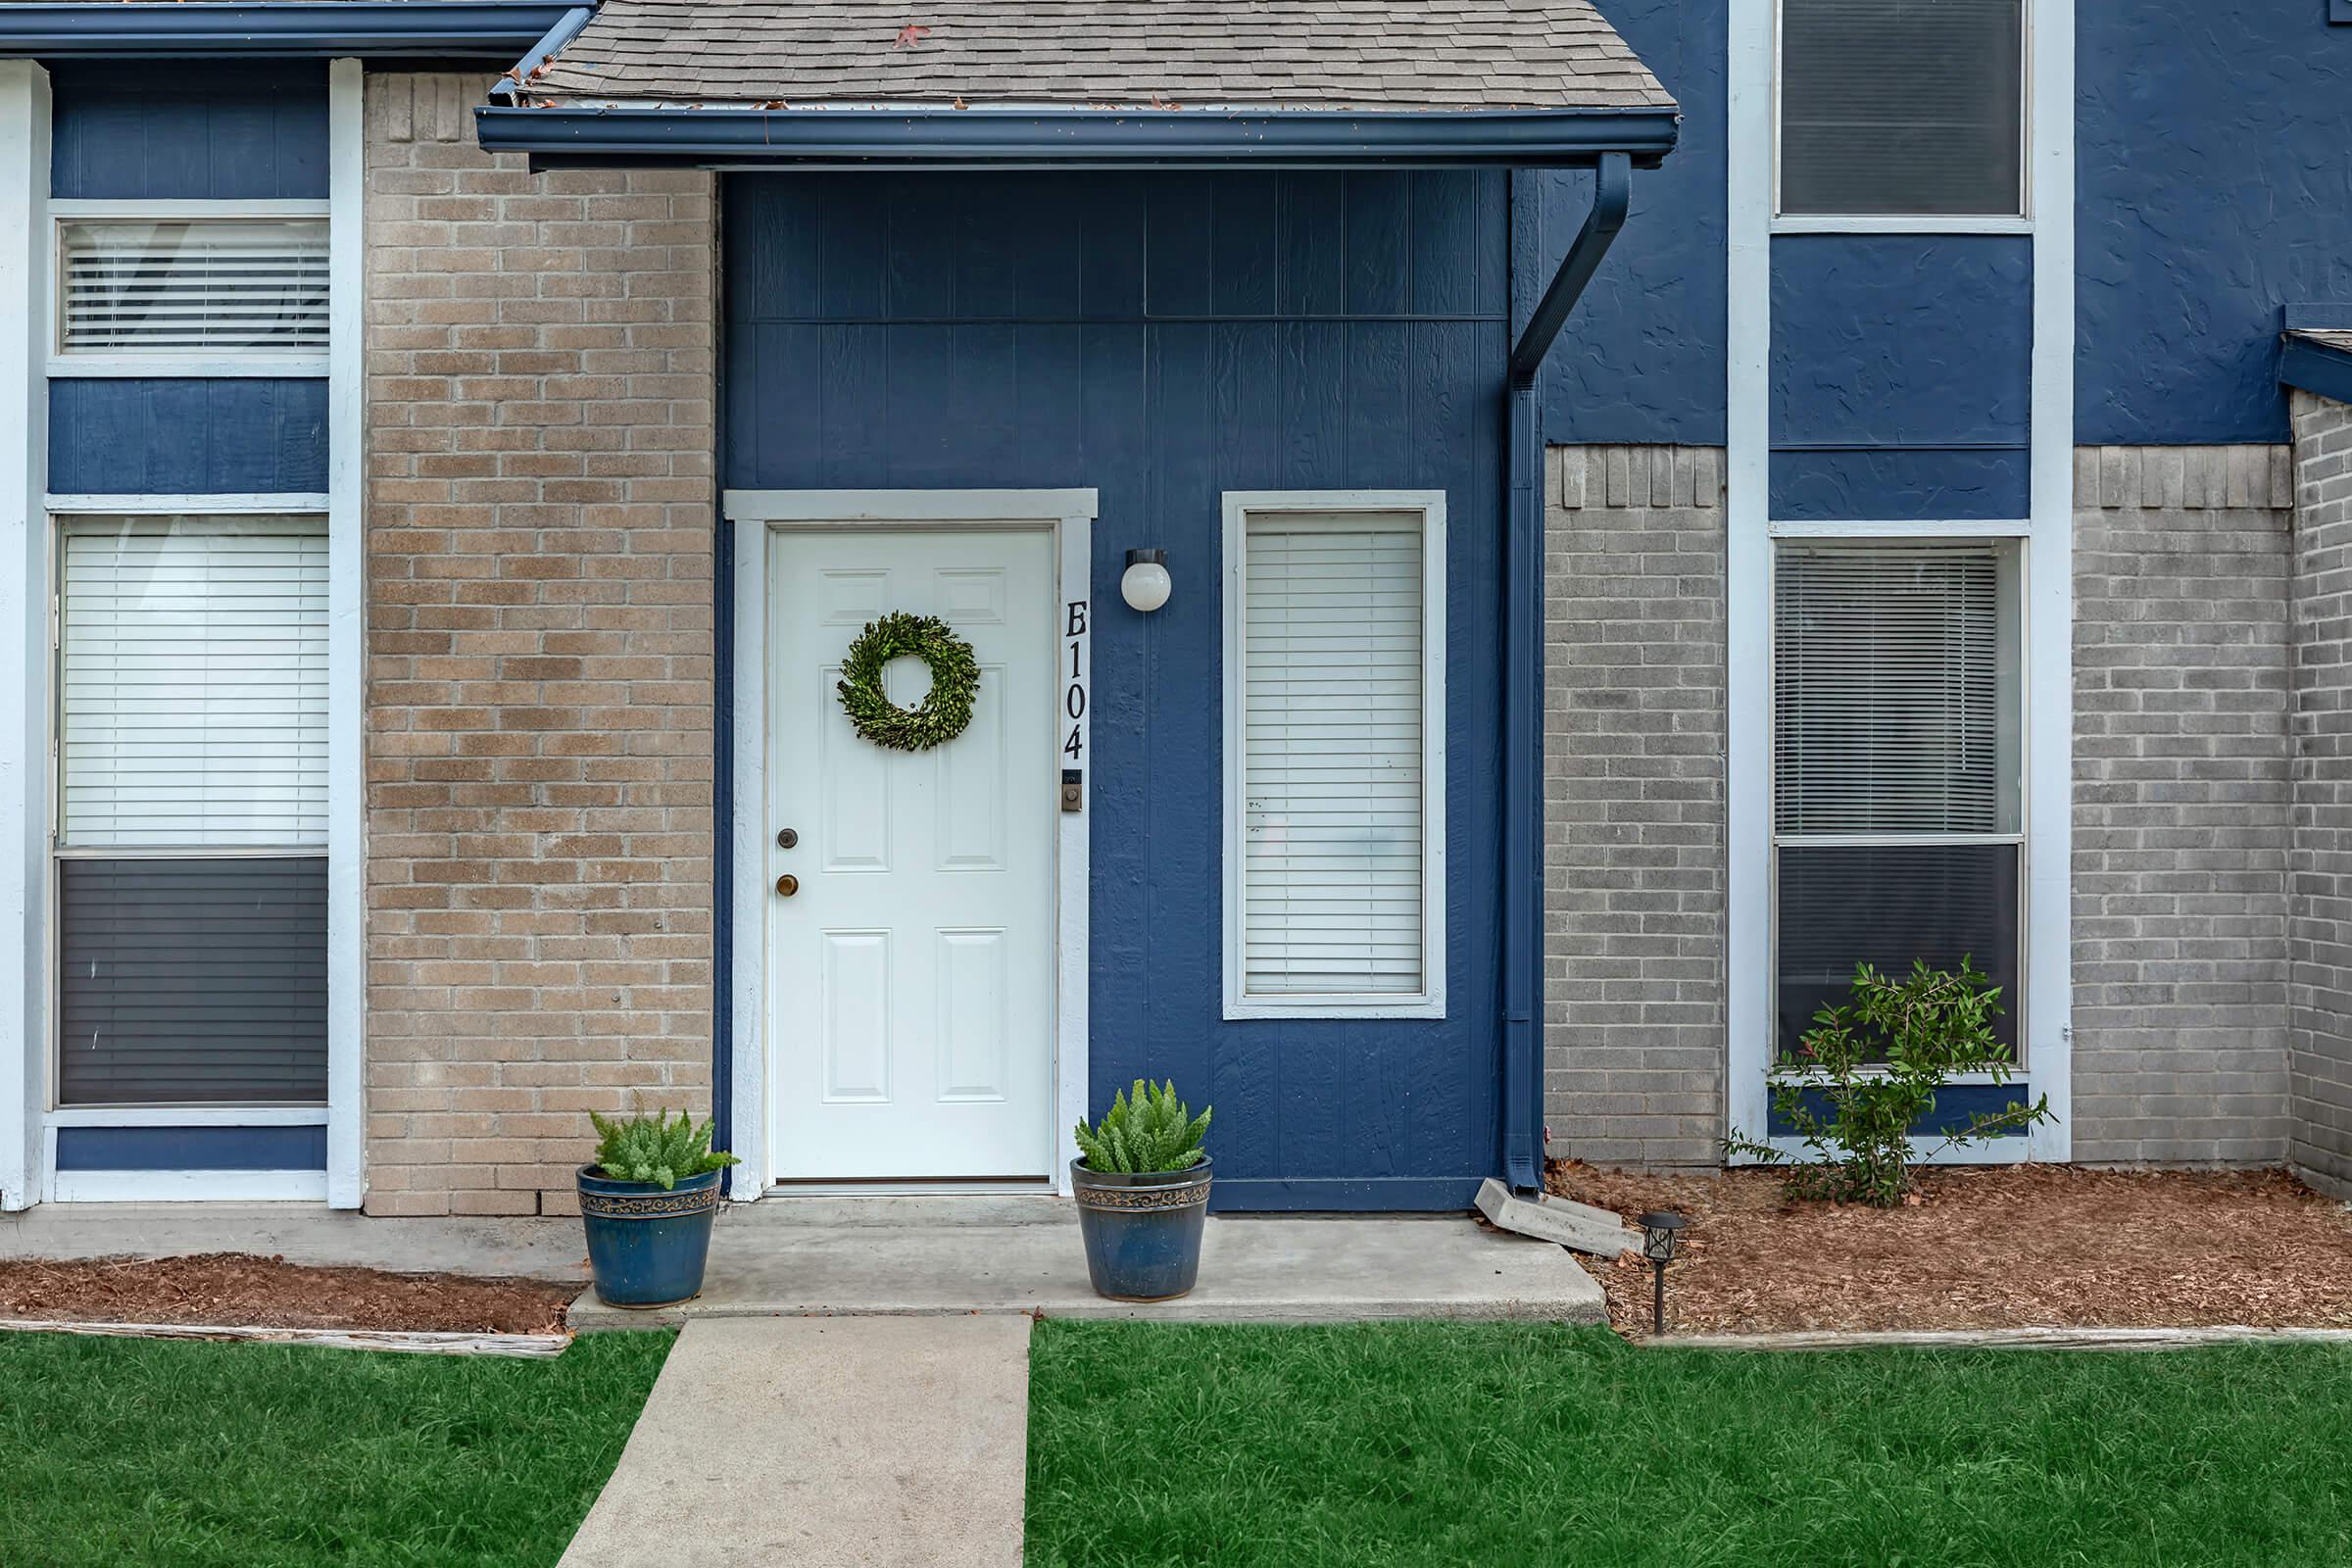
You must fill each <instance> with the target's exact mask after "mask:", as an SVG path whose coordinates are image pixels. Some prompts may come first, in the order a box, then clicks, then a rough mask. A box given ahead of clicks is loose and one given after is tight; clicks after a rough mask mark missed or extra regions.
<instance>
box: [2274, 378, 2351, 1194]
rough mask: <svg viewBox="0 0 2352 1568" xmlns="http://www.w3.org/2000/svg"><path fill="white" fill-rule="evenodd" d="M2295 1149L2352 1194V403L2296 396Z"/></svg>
mask: <svg viewBox="0 0 2352 1568" xmlns="http://www.w3.org/2000/svg"><path fill="white" fill-rule="evenodd" d="M2294 418H2295V445H2294V458H2295V595H2294V619H2293V637H2294V743H2295V764H2294V766H2295V771H2294V804H2295V818H2294V843H2293V845H2292V847H2291V849H2290V851H2289V854H2288V862H2287V863H2288V874H2289V879H2290V880H2289V884H2288V885H2289V894H2290V898H2291V900H2292V905H2291V909H2290V915H2291V923H2290V925H2289V928H2288V939H2287V953H2288V958H2289V961H2290V962H2291V963H2292V965H2293V969H2292V974H2291V977H2290V981H2289V984H2288V987H2287V995H2288V1002H2289V1006H2290V1008H2291V1011H2290V1014H2289V1018H2288V1057H2287V1065H2288V1078H2289V1082H2290V1085H2291V1090H2290V1093H2291V1096H2292V1102H2291V1103H2292V1112H2293V1129H2292V1145H2291V1148H2290V1151H2289V1157H2290V1158H2291V1159H2292V1160H2293V1161H2294V1162H2295V1164H2297V1165H2298V1166H2300V1167H2302V1168H2303V1170H2304V1172H2305V1174H2306V1175H2308V1176H2310V1177H2311V1178H2312V1179H2313V1180H2314V1181H2316V1182H2318V1183H2320V1184H2321V1185H2323V1186H2325V1187H2327V1189H2328V1191H2330V1192H2332V1193H2334V1194H2336V1195H2337V1196H2338V1197H2344V1198H2352V405H2346V404H2342V403H2337V402H2335V401H2333V400H2332V399H2328V398H2322V397H2315V396H2313V395H2312V394H2311V393H2309V392H2297V393H2296V394H2295V395H2294Z"/></svg>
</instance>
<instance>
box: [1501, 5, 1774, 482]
mask: <svg viewBox="0 0 2352 1568" xmlns="http://www.w3.org/2000/svg"><path fill="white" fill-rule="evenodd" d="M1599 3H1600V10H1601V14H1602V15H1603V16H1605V17H1607V18H1608V20H1609V22H1610V23H1611V24H1613V25H1615V26H1616V28H1617V30H1618V31H1619V32H1621V33H1623V34H1624V35H1625V39H1626V41H1627V42H1628V43H1630V44H1632V45H1633V47H1634V52H1635V53H1636V54H1639V55H1640V56H1641V57H1642V61H1643V62H1644V63H1646V64H1647V65H1648V66H1649V68H1650V70H1651V71H1653V72H1655V73H1657V76H1658V79H1659V80H1660V81H1662V82H1664V83H1665V84H1666V90H1667V91H1668V92H1671V93H1673V94H1674V97H1675V101H1676V102H1677V103H1679V104H1681V105H1682V109H1683V137H1682V143H1681V145H1680V146H1678V147H1677V148H1676V149H1675V152H1674V155H1673V156H1672V157H1670V158H1668V159H1667V160H1666V164H1665V167H1664V168H1662V169H1658V170H1655V171H1648V170H1644V171H1642V172H1638V173H1636V174H1635V175H1634V201H1633V208H1632V211H1631V213H1630V215H1629V217H1628V219H1627V221H1626V225H1625V231H1624V232H1623V233H1621V234H1619V235H1618V236H1617V242H1616V244H1614V245H1612V246H1611V247H1610V248H1609V255H1608V260H1607V261H1606V262H1605V263H1603V264H1602V266H1601V269H1600V270H1599V272H1598V273H1596V274H1595V275H1594V276H1593V282H1592V284H1591V286H1590V287H1588V288H1587V289H1586V291H1585V297H1584V299H1583V300H1581V301H1580V302H1579V303H1578V305H1577V308H1576V314H1575V315H1574V316H1572V317H1570V318H1569V319H1568V325H1567V328H1566V329H1565V330H1564V331H1563V332H1562V333H1561V336H1560V341H1559V345H1558V347H1556V348H1555V349H1553V351H1552V355H1551V359H1550V361H1549V362H1548V363H1547V364H1546V365H1545V366H1544V377H1543V383H1542V391H1543V405H1544V414H1543V417H1544V439H1545V440H1546V441H1550V442H1555V443H1563V444H1564V443H1572V442H1588V441H1591V442H1621V441H1622V442H1671V443H1677V444H1687V445H1692V446H1721V445H1722V444H1723V441H1724V393H1725V386H1724V352H1725V345H1726V343H1727V342H1728V340H1729V331H1730V328H1729V321H1728V315H1727V311H1728V304H1727V299H1726V295H1725V289H1726V287H1727V281H1728V280H1727V274H1726V260H1725V258H1726V249H1725V228H1726V222H1727V192H1728V190H1729V183H1728V181H1729V173H1728V150H1727V147H1726V141H1725V136H1726V131H1725V123H1726V118H1727V115H1728V109H1727V105H1726V100H1725V92H1724V80H1725V76H1726V69H1725V68H1726V61H1727V55H1728V51H1729V49H1730V42H1729V36H1730V35H1729V31H1728V24H1727V17H1728V8H1727V7H1726V6H1725V4H1724V3H1723V0H1706V3H1702V4H1691V3H1690V0H1599ZM1541 181H1542V184H1543V188H1544V199H1543V208H1542V211H1543V239H1542V245H1541V249H1542V255H1543V262H1544V269H1545V273H1544V275H1546V276H1548V275H1549V269H1550V268H1553V267H1557V266H1558V265H1559V260H1560V257H1561V255H1562V254H1564V253H1565V252H1566V250H1567V248H1568V242H1569V241H1570V240H1571V239H1573V238H1574V237H1575V236H1576V230H1577V225H1579V224H1580V223H1582V222H1583V221H1584V219H1585V213H1586V211H1587V209H1588V208H1590V207H1591V206H1592V202H1593V176H1592V175H1590V174H1572V173H1548V174H1544V175H1543V176H1541Z"/></svg>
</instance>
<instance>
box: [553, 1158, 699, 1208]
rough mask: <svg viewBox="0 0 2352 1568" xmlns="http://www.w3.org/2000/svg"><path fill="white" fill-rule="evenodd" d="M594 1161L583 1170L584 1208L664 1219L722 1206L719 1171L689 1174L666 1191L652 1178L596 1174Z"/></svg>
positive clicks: (581, 1179) (581, 1171) (581, 1198)
mask: <svg viewBox="0 0 2352 1568" xmlns="http://www.w3.org/2000/svg"><path fill="white" fill-rule="evenodd" d="M595 1171H596V1167H595V1166H594V1165H582V1166H581V1167H580V1173H579V1189H580V1212H581V1213H583V1214H595V1215H599V1216H601V1217H603V1218H606V1219H663V1218H667V1217H669V1216H671V1215H675V1214H701V1213H705V1212H707V1211H711V1210H714V1209H716V1208H717V1207H718V1180H717V1178H718V1176H719V1172H717V1171H714V1170H713V1171H705V1172H703V1173H702V1174H701V1175H699V1176H689V1177H687V1178H686V1180H684V1181H682V1182H680V1183H678V1185H677V1186H675V1187H673V1188H670V1189H669V1190H668V1191H666V1192H664V1191H663V1190H662V1189H661V1188H660V1187H657V1186H655V1185H654V1184H653V1183H652V1182H624V1181H619V1180H616V1179H615V1178H613V1177H611V1176H599V1175H597V1174H595Z"/></svg>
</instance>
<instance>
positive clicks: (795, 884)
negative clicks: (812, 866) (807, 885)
mask: <svg viewBox="0 0 2352 1568" xmlns="http://www.w3.org/2000/svg"><path fill="white" fill-rule="evenodd" d="M800 891H801V879H800V878H799V877H797V876H794V875H793V874H792V873H791V872H789V871H787V872H785V873H784V874H783V875H782V876H780V877H778V878H776V897H778V898H780V899H789V898H791V897H792V896H793V895H794V894H795V893H798V892H800Z"/></svg>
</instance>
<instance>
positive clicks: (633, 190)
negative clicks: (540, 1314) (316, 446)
mask: <svg viewBox="0 0 2352 1568" xmlns="http://www.w3.org/2000/svg"><path fill="white" fill-rule="evenodd" d="M489 84H490V83H489V78H487V77H471V76H459V75H421V74H389V75H385V74H375V75H370V76H369V77H368V91H367V132H368V213H367V217H368V274H367V275H368V304H367V312H368V315H367V319H368V329H367V331H368V336H367V344H368V1204H367V1206H368V1211H369V1212H371V1213H377V1214H441V1213H460V1214H529V1213H534V1212H546V1213H554V1212H571V1211H573V1210H574V1209H575V1207H576V1204H575V1202H574V1201H573V1198H572V1181H571V1168H572V1167H573V1166H574V1165H576V1164H577V1163H579V1161H580V1160H581V1159H582V1158H583V1156H584V1152H585V1144H584V1139H585V1136H586V1134H587V1131H588V1123H587V1115H586V1112H587V1111H588V1110H589V1109H591V1108H600V1109H604V1108H619V1107H620V1106H622V1105H623V1104H624V1103H625V1102H626V1101H627V1100H628V1099H629V1098H630V1094H631V1091H640V1092H642V1094H643V1097H644V1099H645V1101H646V1102H647V1103H669V1104H680V1103H684V1104H688V1105H691V1106H693V1107H695V1108H696V1109H698V1110H700V1109H702V1108H704V1107H705V1106H706V1105H707V1103H708V1102H709V1099H710V1081H711V924H712V921H711V853H712V842H713V841H712V822H711V746H712V727H711V726H712V708H711V559H712V558H711V517H712V499H713V492H712V474H711V451H712V440H711V417H712V403H713V397H714V386H713V380H712V375H713V366H714V364H715V354H714V350H713V343H712V333H713V325H712V304H713V297H714V289H713V271H714V259H713V244H712V241H713V223H712V190H711V176H709V175H707V174H702V173H694V172H666V171H664V172H625V173H624V172H564V173H554V174H545V175H540V176H536V177H534V176H533V175H531V174H530V173H529V172H527V171H526V170H525V169H524V167H523V161H522V160H521V159H519V158H515V157H501V158H492V157H489V156H486V155H485V154H483V153H482V152H481V150H480V149H479V148H478V147H477V146H475V144H474V141H473V122H472V115H471V112H470V111H471V106H473V105H475V104H478V103H480V102H482V101H483V99H484V95H485V93H486V92H487V90H488V87H489Z"/></svg>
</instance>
